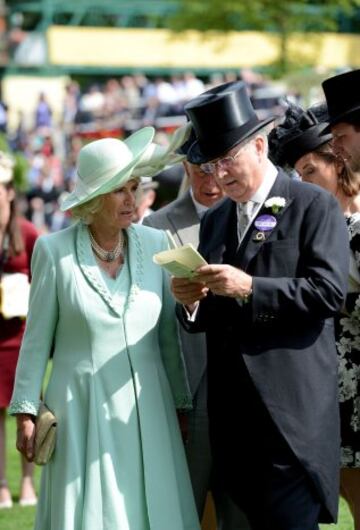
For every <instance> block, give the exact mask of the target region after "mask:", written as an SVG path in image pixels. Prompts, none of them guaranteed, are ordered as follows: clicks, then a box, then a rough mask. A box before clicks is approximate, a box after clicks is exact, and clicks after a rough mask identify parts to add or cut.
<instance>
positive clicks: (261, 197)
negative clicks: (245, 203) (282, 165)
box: [250, 160, 278, 205]
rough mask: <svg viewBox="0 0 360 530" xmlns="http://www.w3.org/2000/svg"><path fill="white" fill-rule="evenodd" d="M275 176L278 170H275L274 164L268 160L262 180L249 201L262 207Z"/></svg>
mask: <svg viewBox="0 0 360 530" xmlns="http://www.w3.org/2000/svg"><path fill="white" fill-rule="evenodd" d="M277 174H278V170H277V169H276V167H275V166H274V164H273V163H272V162H270V160H269V161H268V166H267V168H266V172H265V176H264V179H263V181H262V183H261V185H260V186H259V188H258V189H257V190H256V192H255V193H254V195H253V196H252V197H251V199H250V200H251V201H254V202H256V203H258V204H260V205H262V204H263V203H264V201H265V200H266V198H267V196H268V195H269V193H270V190H271V188H272V187H273V185H274V182H275V180H276V177H277Z"/></svg>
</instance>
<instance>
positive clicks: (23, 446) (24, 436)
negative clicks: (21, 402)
mask: <svg viewBox="0 0 360 530" xmlns="http://www.w3.org/2000/svg"><path fill="white" fill-rule="evenodd" d="M16 422H17V436H16V448H17V450H18V451H20V453H21V454H22V455H24V457H25V458H26V460H27V461H28V462H32V461H33V459H34V449H35V423H34V416H32V415H31V414H17V415H16Z"/></svg>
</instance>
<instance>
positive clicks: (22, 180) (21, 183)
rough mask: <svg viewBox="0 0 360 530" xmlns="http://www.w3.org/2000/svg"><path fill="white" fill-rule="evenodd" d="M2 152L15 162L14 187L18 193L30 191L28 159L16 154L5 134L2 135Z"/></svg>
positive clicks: (0, 136)
mask: <svg viewBox="0 0 360 530" xmlns="http://www.w3.org/2000/svg"><path fill="white" fill-rule="evenodd" d="M0 151H3V152H4V153H9V155H11V156H12V158H13V159H14V162H15V166H14V180H13V182H14V187H15V189H16V191H19V192H25V191H27V190H28V189H29V182H28V179H27V173H28V169H29V164H28V161H27V159H26V158H25V157H24V155H23V154H22V153H14V152H13V151H12V150H11V149H10V146H9V143H8V141H7V139H6V136H5V134H0Z"/></svg>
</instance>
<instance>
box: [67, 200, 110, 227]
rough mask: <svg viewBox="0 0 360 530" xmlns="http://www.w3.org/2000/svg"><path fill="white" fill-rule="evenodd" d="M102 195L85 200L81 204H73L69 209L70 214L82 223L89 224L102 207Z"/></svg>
mask: <svg viewBox="0 0 360 530" xmlns="http://www.w3.org/2000/svg"><path fill="white" fill-rule="evenodd" d="M103 204H104V195H98V196H97V197H94V198H93V199H91V200H90V201H86V202H84V203H83V204H79V205H78V206H74V208H72V209H71V215H72V217H73V218H74V219H80V220H81V221H83V223H85V224H87V225H89V224H91V223H92V221H93V219H94V215H96V214H97V213H98V212H99V211H100V210H101V209H102V207H103Z"/></svg>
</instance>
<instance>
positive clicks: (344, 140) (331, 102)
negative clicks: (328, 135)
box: [322, 70, 360, 172]
mask: <svg viewBox="0 0 360 530" xmlns="http://www.w3.org/2000/svg"><path fill="white" fill-rule="evenodd" d="M322 86H323V89H324V93H325V97H326V102H327V106H328V112H329V118H330V120H329V121H330V127H331V132H332V135H333V145H334V148H335V150H336V151H337V152H338V153H339V154H340V155H341V156H342V157H343V158H344V159H345V160H346V161H347V163H348V164H349V166H350V167H351V169H352V170H353V171H355V172H360V91H359V87H360V70H352V71H351V72H346V73H345V74H340V75H336V76H334V77H330V78H329V79H326V80H325V81H324V82H323V84H322Z"/></svg>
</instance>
